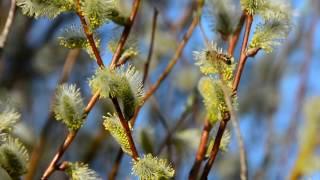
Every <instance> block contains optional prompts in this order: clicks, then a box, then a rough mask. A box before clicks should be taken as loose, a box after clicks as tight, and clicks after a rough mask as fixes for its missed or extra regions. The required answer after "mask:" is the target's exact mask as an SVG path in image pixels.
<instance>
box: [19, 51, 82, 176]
mask: <svg viewBox="0 0 320 180" xmlns="http://www.w3.org/2000/svg"><path fill="white" fill-rule="evenodd" d="M79 54H80V49H72V50H70V51H69V53H68V55H67V57H66V61H65V63H64V65H63V70H62V74H61V76H60V79H59V82H58V85H60V84H63V83H65V82H67V80H68V79H69V76H70V73H71V70H72V68H73V67H74V64H75V61H76V60H77V58H78V57H79ZM53 103H54V96H53V97H52V98H51V103H50V104H51V106H52V104H53ZM53 116H54V114H53V112H52V111H50V112H49V114H48V116H47V117H48V118H47V119H46V121H45V123H44V126H43V128H42V130H41V132H40V140H39V142H38V143H37V144H36V145H35V147H34V148H33V150H32V154H31V158H30V163H29V168H28V173H27V175H26V177H25V179H26V180H32V179H33V177H34V175H35V173H36V170H37V168H38V165H39V161H40V158H41V157H42V154H43V151H44V147H45V144H46V142H47V138H48V134H49V132H50V130H49V129H50V127H51V125H52V122H53V120H52V119H53Z"/></svg>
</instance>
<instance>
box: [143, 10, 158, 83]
mask: <svg viewBox="0 0 320 180" xmlns="http://www.w3.org/2000/svg"><path fill="white" fill-rule="evenodd" d="M157 17H158V10H157V9H156V8H154V12H153V19H152V30H151V39H150V47H149V52H148V58H147V61H146V63H145V64H144V74H143V79H142V82H143V84H144V83H145V82H146V80H147V77H148V72H149V66H150V61H151V58H152V53H153V46H154V37H155V34H156V28H157Z"/></svg>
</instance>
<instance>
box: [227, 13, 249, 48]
mask: <svg viewBox="0 0 320 180" xmlns="http://www.w3.org/2000/svg"><path fill="white" fill-rule="evenodd" d="M245 19H246V14H245V13H244V12H243V13H242V15H241V17H240V20H239V22H238V25H237V28H236V30H235V31H234V33H233V34H232V35H231V37H230V38H229V48H228V53H229V54H233V53H234V50H235V49H236V46H237V43H238V40H239V37H240V34H241V30H242V27H243V25H244V21H245Z"/></svg>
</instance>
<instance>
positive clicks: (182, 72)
mask: <svg viewBox="0 0 320 180" xmlns="http://www.w3.org/2000/svg"><path fill="white" fill-rule="evenodd" d="M210 1H213V0H208V2H210ZM10 2H11V1H10V0H1V1H0V32H2V29H3V27H4V24H5V22H6V19H7V15H8V12H9V9H10ZM230 3H231V4H230V7H232V8H234V9H233V11H232V14H233V18H234V19H233V21H235V22H237V21H238V19H239V18H240V15H241V7H240V4H239V1H237V0H235V1H230ZM288 3H291V4H292V10H293V28H292V30H291V32H290V34H289V35H288V38H287V39H286V40H285V41H283V44H282V45H281V46H278V47H277V48H276V49H275V50H274V51H273V52H272V53H270V54H266V53H264V52H262V51H261V52H259V53H258V55H257V56H256V57H254V58H250V59H248V62H247V64H246V67H245V70H244V74H243V76H242V79H241V83H240V89H239V92H238V97H239V107H238V117H239V124H240V127H241V133H242V136H243V138H244V143H245V149H246V152H247V158H248V159H247V161H248V169H249V179H285V178H288V177H289V176H290V175H291V174H292V172H293V168H294V167H297V166H301V163H302V164H303V166H302V167H301V172H302V174H303V179H309V178H310V179H320V151H319V147H320V127H319V126H320V125H319V124H320V121H319V119H318V122H317V123H314V124H310V122H309V121H308V116H307V115H308V113H306V112H309V111H310V110H309V111H308V110H306V109H308V108H309V109H310V108H311V109H312V110H313V111H315V112H316V113H317V112H318V113H320V106H306V104H308V102H309V101H310V99H316V97H317V96H320V82H319V77H320V71H319V69H320V61H319V57H320V54H319V53H320V43H319V42H320V23H319V22H320V21H319V19H320V13H319V12H320V2H319V0H309V1H308V0H305V1H299V0H292V1H291V2H290V1H288ZM120 5H121V8H123V10H124V12H130V8H131V1H130V0H122V1H120ZM154 7H156V8H157V9H158V11H159V16H158V19H157V29H156V34H155V43H154V52H153V55H152V59H151V65H150V71H149V77H148V79H147V84H146V87H145V89H148V87H150V84H152V83H153V82H155V80H157V78H158V77H159V75H160V74H161V73H162V71H163V70H164V69H165V67H166V65H167V64H168V63H169V60H170V59H171V57H172V55H173V53H174V52H175V50H176V49H177V45H178V43H179V42H180V40H181V38H182V36H183V34H184V33H185V32H186V29H187V28H188V26H189V24H190V22H191V20H192V13H193V11H192V9H193V8H194V7H193V4H192V1H191V0H176V1H170V0H158V1H157V0H144V1H143V2H142V6H141V9H140V11H139V13H138V16H137V21H136V22H135V25H134V28H133V31H132V33H131V36H130V41H129V43H134V44H135V45H136V47H137V48H138V49H139V55H138V56H137V57H135V58H134V59H132V60H131V63H132V64H134V65H135V66H137V67H138V69H139V70H141V71H143V67H144V63H145V62H146V59H147V56H148V50H149V43H150V36H151V29H152V28H151V27H152V16H153V12H154ZM226 8H227V9H228V8H229V7H226ZM230 9H231V8H230ZM218 11H219V9H217V8H215V7H214V6H212V4H208V5H206V8H205V9H204V14H203V18H202V19H201V25H202V26H203V28H204V31H205V33H206V35H207V36H208V38H209V39H210V40H212V41H215V42H218V43H219V44H221V45H222V46H224V47H226V45H227V44H225V43H224V42H223V40H222V38H221V37H220V34H219V33H216V32H215V31H214V27H215V23H216V21H215V17H214V16H215V14H219V12H218ZM230 12H231V11H230ZM254 22H255V24H256V22H259V18H255V19H254ZM70 24H79V19H78V17H77V16H76V15H75V14H63V15H60V16H58V17H57V18H55V19H54V20H48V19H46V18H39V19H36V20H35V19H32V18H29V17H27V16H24V15H23V14H22V13H21V9H20V8H17V9H16V11H15V14H14V19H13V24H12V27H11V29H10V31H9V34H8V39H7V41H6V43H5V46H4V47H3V48H1V49H0V98H3V99H9V100H10V102H12V103H13V104H15V105H16V106H17V108H18V109H19V111H20V112H21V113H22V121H21V122H20V123H19V124H18V126H17V128H16V129H15V130H14V133H15V135H16V136H18V137H20V138H21V139H22V140H23V142H24V143H25V144H26V145H27V146H28V148H29V150H30V152H32V149H33V148H34V147H35V146H36V144H37V143H39V141H40V140H43V137H45V140H44V142H43V146H42V147H41V148H42V149H41V151H42V152H43V154H42V156H41V158H40V161H39V165H38V167H37V169H36V174H35V176H34V179H39V177H40V175H41V174H42V173H43V171H44V169H45V168H46V167H47V165H48V163H49V161H50V160H51V159H52V157H53V155H54V153H55V151H56V149H57V147H58V146H59V145H60V143H61V142H62V141H63V139H64V137H65V135H66V133H67V129H66V128H65V127H64V126H63V125H61V124H60V123H57V122H56V121H55V120H54V119H53V118H52V115H51V113H50V109H51V105H50V104H51V102H52V98H53V96H54V92H55V88H56V87H57V84H58V83H59V82H64V81H65V82H68V83H74V84H77V86H78V87H80V88H81V93H82V95H83V96H84V97H85V100H86V101H87V100H89V98H90V95H91V92H90V89H89V87H88V78H90V77H91V76H92V75H93V73H94V71H95V69H96V68H97V65H96V63H95V62H94V60H92V59H91V58H90V57H89V56H88V55H87V54H86V52H84V51H79V50H69V49H66V48H63V47H61V46H59V42H58V40H57V37H58V36H59V35H60V34H61V31H62V29H63V28H64V27H65V26H68V25H70ZM121 31H122V28H121V27H119V26H117V25H115V24H113V23H109V24H106V25H104V26H103V27H102V28H100V29H99V34H100V35H101V37H102V41H101V47H100V51H101V53H102V55H103V59H104V63H105V64H109V63H110V59H111V57H112V54H111V53H110V51H109V49H108V47H107V44H108V42H109V41H110V40H111V39H112V38H114V36H118V35H119V34H120V33H121ZM241 39H242V38H241V37H240V40H241ZM203 48H205V42H204V39H203V37H202V35H201V31H200V28H199V27H197V28H196V30H195V32H194V34H193V35H192V37H191V39H190V41H189V42H188V45H187V46H186V48H185V49H184V51H183V55H182V56H181V58H180V60H179V61H178V63H177V64H176V66H175V68H174V69H173V71H172V72H171V73H170V75H169V77H168V78H167V79H166V80H165V81H164V82H163V84H162V85H161V86H160V88H159V89H158V90H157V92H156V93H155V94H154V96H153V97H152V98H150V99H149V100H148V102H147V103H146V104H145V105H144V107H143V108H142V111H141V112H140V114H139V116H138V120H137V124H136V126H135V130H134V139H135V141H136V143H137V144H138V151H139V152H140V153H153V154H159V156H160V157H164V158H167V159H169V161H170V162H171V163H172V165H173V166H174V167H175V169H176V179H186V178H187V177H188V173H189V170H190V168H191V165H192V163H193V161H194V157H195V153H196V149H197V146H198V144H199V140H200V134H201V130H202V127H203V122H204V117H205V108H204V107H203V103H202V99H201V97H200V95H199V93H198V92H197V82H198V80H199V78H200V77H201V74H200V72H199V69H198V67H197V66H195V65H194V63H195V62H194V59H193V57H192V52H193V51H195V50H201V49H203ZM239 50H240V47H239V45H238V46H237V48H236V51H235V59H237V58H238V57H239ZM69 72H70V73H69ZM306 107H307V108H306ZM112 111H113V109H112V105H111V103H110V102H109V101H108V100H100V101H99V103H98V104H97V105H96V106H95V107H94V109H93V110H92V112H91V113H90V114H89V117H88V120H87V122H86V123H85V125H84V127H83V128H82V129H81V130H80V132H79V134H78V136H77V138H76V140H75V142H74V143H73V144H72V146H71V147H70V149H69V150H68V151H67V153H66V154H65V156H64V159H65V160H70V161H83V162H86V163H88V164H89V166H90V167H91V168H92V169H94V170H96V171H97V172H98V173H99V174H100V175H101V176H102V177H103V178H107V176H108V174H109V173H110V172H111V169H112V167H113V164H114V161H115V159H116V156H117V152H118V149H119V146H118V145H117V143H116V142H115V141H114V140H113V139H112V137H111V136H109V134H108V133H107V132H106V131H104V130H103V127H102V115H105V114H106V113H108V112H112ZM317 117H318V118H319V117H320V116H319V115H318V116H317ZM176 124H178V125H177V126H176ZM229 126H230V127H228V128H229V129H230V130H231V132H232V127H231V124H230V125H229ZM310 127H317V129H318V131H315V132H316V133H313V134H311V135H310V134H308V133H309V132H311V131H310V129H309V128H310ZM173 128H175V130H174V131H172V129H173ZM168 133H172V136H171V138H169V139H166V136H167V134H168ZM308 135H309V136H308ZM214 136H215V134H214V133H213V134H212V138H214ZM40 137H42V139H41V138H40ZM310 141H311V142H310ZM308 143H315V144H316V146H315V147H314V148H313V149H311V150H310V149H309V150H310V151H308V153H307V155H306V154H303V153H301V152H302V151H303V150H304V148H306V147H305V146H306V145H305V144H308ZM299 159H303V160H299ZM298 160H299V161H298ZM318 160H319V161H318ZM297 164H299V165H297ZM130 171H131V158H129V157H128V156H126V155H125V156H124V159H123V161H122V163H121V165H120V168H119V174H118V176H117V179H134V178H135V177H133V176H132V175H131V174H130ZM239 173H240V163H239V147H238V144H237V141H236V138H235V137H234V135H233V136H232V139H231V143H230V145H229V150H228V151H227V152H222V153H221V152H220V153H219V155H218V160H217V161H216V162H215V164H214V165H213V168H212V171H211V173H210V178H209V179H239ZM62 178H66V176H65V175H64V174H63V173H61V172H55V173H54V175H53V176H52V179H62Z"/></svg>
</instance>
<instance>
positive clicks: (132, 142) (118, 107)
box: [111, 98, 139, 161]
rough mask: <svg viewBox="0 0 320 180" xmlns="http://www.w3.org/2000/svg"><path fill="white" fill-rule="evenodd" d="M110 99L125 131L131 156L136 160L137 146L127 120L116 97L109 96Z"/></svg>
mask: <svg viewBox="0 0 320 180" xmlns="http://www.w3.org/2000/svg"><path fill="white" fill-rule="evenodd" d="M111 100H112V103H113V105H114V107H115V109H116V112H117V114H118V116H119V119H120V122H121V125H122V127H123V128H124V130H125V133H126V135H127V138H128V142H129V145H130V149H131V151H132V158H133V159H134V160H135V161H138V158H139V154H138V151H137V148H136V146H135V144H134V141H133V138H132V135H131V130H130V127H129V124H128V122H127V121H126V119H125V118H124V116H123V114H122V111H121V108H120V105H119V103H118V101H117V99H116V98H111Z"/></svg>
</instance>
